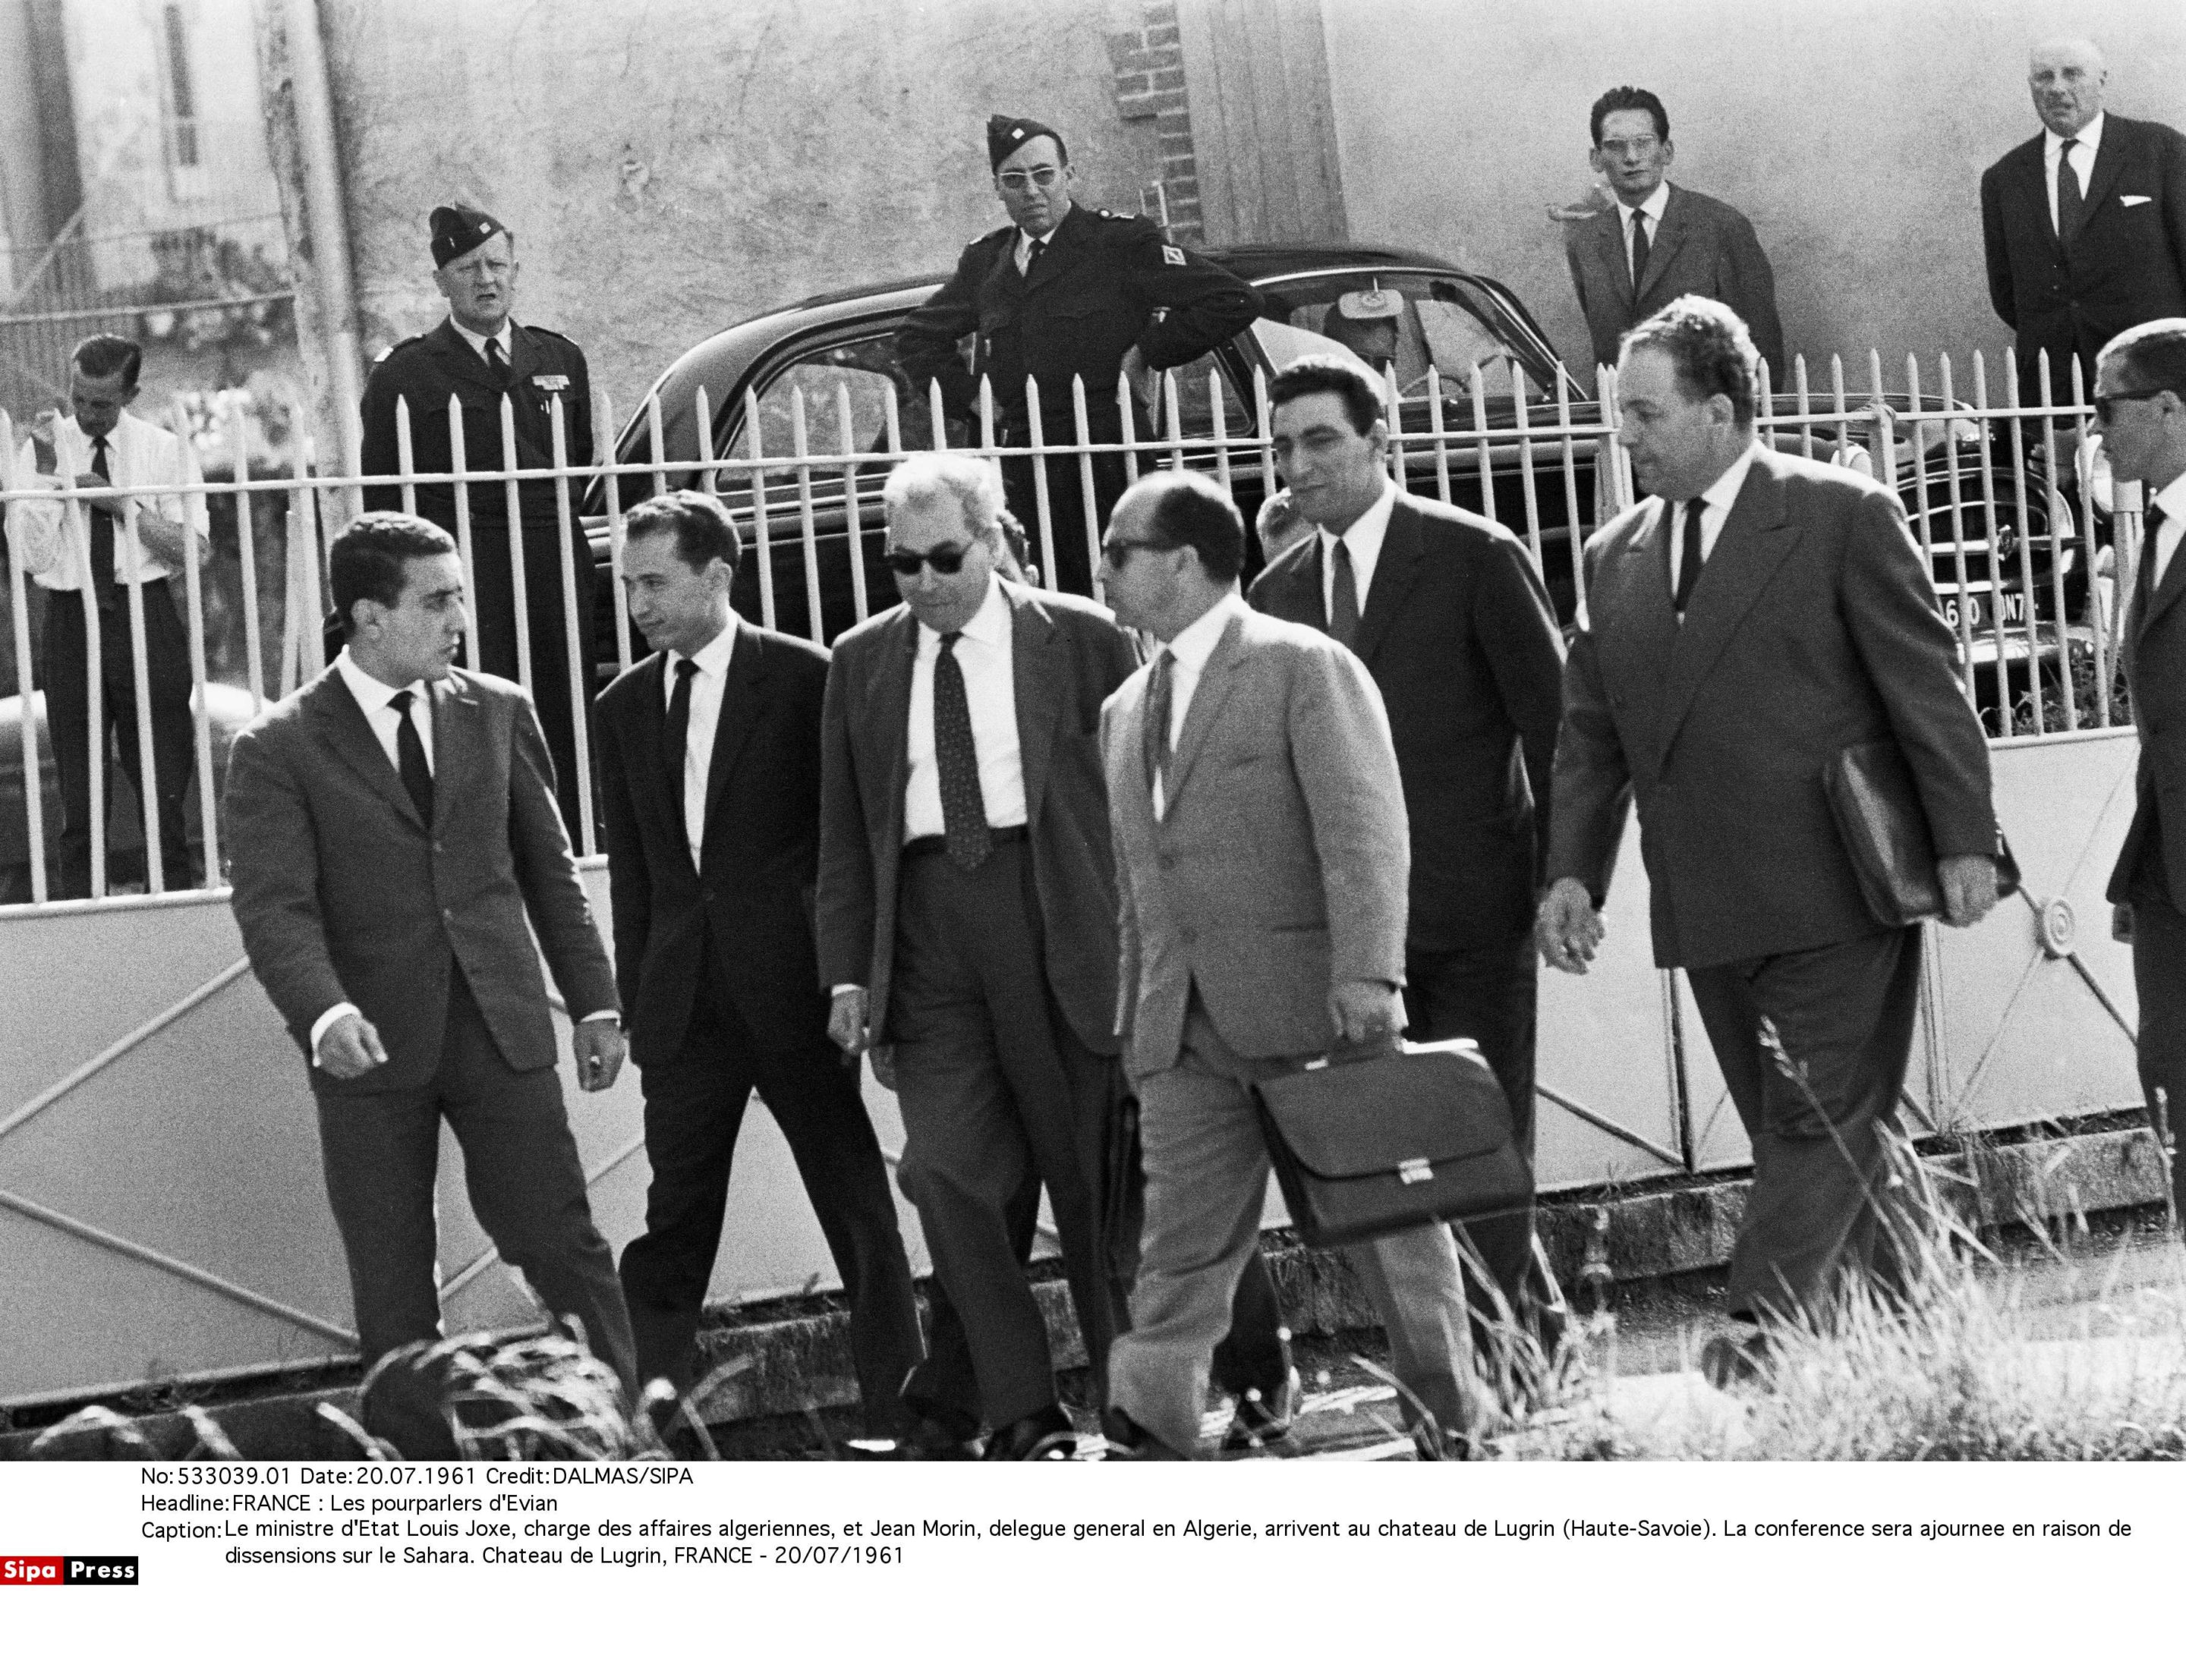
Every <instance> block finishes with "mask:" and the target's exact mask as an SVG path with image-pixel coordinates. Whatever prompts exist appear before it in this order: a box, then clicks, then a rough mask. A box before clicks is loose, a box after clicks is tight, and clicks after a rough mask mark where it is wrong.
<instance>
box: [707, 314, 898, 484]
mask: <svg viewBox="0 0 2186 1680" xmlns="http://www.w3.org/2000/svg"><path fill="white" fill-rule="evenodd" d="M891 390H893V391H894V394H895V407H896V423H897V428H898V434H899V436H900V441H901V445H902V447H903V448H905V449H907V450H913V449H930V448H932V447H933V417H932V415H931V413H930V412H929V410H928V405H927V403H926V402H924V401H923V400H920V399H919V398H917V397H916V396H914V395H913V394H912V391H911V380H910V378H909V377H908V376H907V375H906V374H905V372H904V371H903V369H902V367H901V366H900V364H899V363H898V362H897V361H896V355H895V339H894V333H892V332H891V333H875V334H872V335H871V336H868V337H865V338H858V339H841V340H838V341H836V342H834V343H832V344H821V345H816V346H814V347H812V348H810V349H809V350H805V351H804V352H803V353H802V354H800V355H799V356H796V357H795V358H793V360H791V361H788V362H786V363H784V364H783V365H782V366H781V367H777V368H776V369H775V370H773V371H772V372H770V373H768V374H766V375H765V378H763V379H762V381H761V383H760V384H759V430H758V433H757V434H756V442H757V445H758V448H759V453H760V454H762V455H765V456H788V455H791V454H793V453H794V452H795V445H796V430H795V426H796V419H795V416H796V409H797V403H798V400H799V398H800V397H801V398H802V399H803V400H804V438H805V451H806V453H808V454H810V455H835V454H839V453H840V452H841V451H842V449H843V416H844V413H845V412H847V413H848V414H849V436H850V447H851V449H852V450H853V451H855V452H856V453H858V454H861V455H877V454H882V453H884V452H886V451H888V449H889V448H890V440H889V436H888V393H889V392H890V391H891ZM715 439H716V441H717V444H718V447H719V452H720V454H721V455H722V456H725V457H726V456H745V457H749V456H751V455H752V453H753V446H754V434H752V432H751V429H750V421H749V417H748V412H747V411H746V409H745V408H744V407H743V406H738V407H737V408H736V409H735V410H733V411H732V412H729V413H726V414H723V415H720V416H719V417H717V419H716V421H715ZM860 470H861V471H862V470H865V469H860ZM873 470H879V469H878V468H877V463H876V464H875V466H874V468H873ZM831 475H832V474H831ZM795 476H796V474H795V473H794V471H793V469H791V468H773V469H771V470H770V471H769V472H768V473H767V475H766V477H767V482H768V483H769V484H779V483H784V482H788V481H789V480H791V479H794V478H795ZM746 482H748V478H747V480H746Z"/></svg>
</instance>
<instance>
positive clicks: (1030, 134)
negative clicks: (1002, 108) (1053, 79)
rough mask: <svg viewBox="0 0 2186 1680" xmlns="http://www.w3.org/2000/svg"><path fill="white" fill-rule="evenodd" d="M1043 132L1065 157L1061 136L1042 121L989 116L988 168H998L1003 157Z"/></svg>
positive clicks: (1028, 118)
mask: <svg viewBox="0 0 2186 1680" xmlns="http://www.w3.org/2000/svg"><path fill="white" fill-rule="evenodd" d="M1043 134H1045V136H1047V137H1048V138H1049V139H1051V140H1052V141H1054V142H1055V149H1056V151H1057V153H1059V154H1062V155H1063V156H1065V157H1066V158H1067V157H1068V148H1066V147H1065V146H1064V144H1063V142H1062V136H1061V135H1060V134H1057V132H1055V131H1054V130H1053V129H1051V128H1050V127H1049V126H1047V125H1046V124H1045V123H1044V122H1040V121H1037V120H1034V119H1033V118H1031V117H1013V116H990V117H989V118H988V119H987V166H988V168H989V169H1000V168H1001V166H1002V160H1003V159H1004V158H1006V157H1007V156H1009V154H1011V153H1012V152H1014V151H1015V150H1017V148H1018V147H1020V146H1022V145H1023V144H1024V143H1025V142H1026V141H1028V140H1037V139H1038V138H1040V136H1041V135H1043Z"/></svg>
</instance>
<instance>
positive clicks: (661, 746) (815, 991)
mask: <svg viewBox="0 0 2186 1680" xmlns="http://www.w3.org/2000/svg"><path fill="white" fill-rule="evenodd" d="M626 529H627V535H626V538H625V542H624V544H623V551H622V572H623V578H624V582H625V587H626V591H627V595H628V598H629V601H630V610H631V617H632V618H633V619H635V620H636V624H637V627H638V629H639V630H642V632H644V635H645V639H646V641H647V644H648V645H650V646H651V647H652V648H653V656H652V657H651V658H647V659H645V660H643V661H642V662H640V663H639V664H636V665H633V666H632V667H631V669H629V670H627V671H625V673H624V674H623V675H621V676H620V677H619V678H618V679H616V680H615V681H614V683H613V684H612V685H610V686H608V689H607V690H606V691H605V692H603V693H602V694H601V696H600V697H599V702H598V703H597V707H596V708H595V717H596V720H597V724H598V729H599V742H600V815H601V821H602V824H603V826H604V827H605V829H606V831H607V846H608V878H609V882H610V883H611V889H612V892H613V893H614V943H615V977H616V982H617V983H618V984H619V987H620V988H621V992H622V1001H623V1016H624V1019H625V1020H626V1021H628V1022H629V1023H630V1041H631V1056H632V1057H633V1059H635V1060H636V1062H637V1064H638V1067H639V1070H640V1072H642V1076H643V1079H644V1084H645V1151H646V1156H647V1160H648V1161H649V1162H651V1163H652V1168H653V1183H652V1186H651V1188H650V1189H649V1190H647V1192H646V1209H645V1234H644V1235H642V1236H641V1237H639V1238H638V1239H637V1240H636V1241H634V1242H632V1243H631V1245H630V1246H628V1247H626V1248H625V1249H624V1250H623V1252H622V1262H621V1273H622V1280H623V1294H624V1296H625V1299H626V1300H627V1301H628V1302H629V1303H630V1313H631V1327H632V1329H633V1330H635V1331H636V1336H637V1357H638V1374H639V1375H640V1376H641V1377H642V1379H644V1380H648V1381H649V1380H652V1379H653V1378H655V1377H665V1378H667V1379H668V1380H670V1381H671V1382H673V1383H674V1384H675V1386H677V1388H678V1389H687V1388H688V1387H689V1386H691V1383H692V1378H693V1376H694V1375H697V1373H696V1372H695V1370H694V1367H693V1358H692V1355H693V1352H694V1351H695V1339H696V1331H697V1330H698V1322H699V1315H700V1313H701V1311H702V1310H703V1308H704V1305H705V1299H706V1285H707V1282H708V1280H709V1278H710V1277H711V1275H712V1274H713V1269H714V1260H715V1251H716V1250H717V1249H718V1248H719V1247H720V1239H721V1221H722V1217H723V1211H724V1208H725V1207H726V1201H727V1196H728V1187H729V1170H730V1164H731V1160H732V1158H733V1156H734V1154H735V1151H736V1145H737V1133H738V1131H739V1129H740V1128H741V1127H742V1125H743V1117H744V1108H745V1105H746V1103H747V1102H748V1100H749V1099H750V1096H751V1094H752V1091H753V1089H754V1088H756V1089H758V1091H759V1095H760V1096H761V1097H762V1098H763V1099H765V1102H766V1106H767V1109H768V1112H771V1114H772V1115H773V1116H774V1117H775V1120H776V1123H778V1124H779V1125H780V1126H781V1128H782V1135H783V1137H784V1138H786V1139H787V1140H788V1143H789V1148H790V1153H791V1154H792V1155H793V1156H794V1157H795V1159H796V1162H797V1170H798V1173H799V1176H800V1177H801V1178H802V1179H804V1190H805V1194H806V1195H807V1196H809V1197H810V1199H811V1202H812V1210H813V1212H814V1213H815V1214H816V1216H817V1217H818V1218H819V1221H820V1229H821V1233H822V1234H823V1235H825V1236H826V1238H827V1246H828V1250H829V1252H831V1253H832V1255H833V1257H834V1261H835V1269H836V1271H837V1272H838V1274H840V1276H841V1278H842V1280H843V1291H844V1295H845V1296H848V1298H849V1307H850V1351H851V1357H852V1360H853V1362H854V1364H855V1366H856V1368H857V1373H858V1388H859V1392H860V1396H861V1397H862V1398H863V1400H864V1403H865V1413H866V1416H865V1433H866V1436H867V1437H868V1438H883V1437H885V1438H894V1437H896V1436H900V1434H901V1433H902V1431H901V1429H900V1427H899V1421H900V1420H899V1418H898V1415H897V1413H898V1408H899V1406H900V1393H901V1391H902V1388H903V1383H904V1379H905V1377H906V1376H908V1375H910V1373H911V1368H912V1367H913V1366H914V1365H916V1364H917V1363H918V1360H919V1355H920V1351H921V1350H920V1347H919V1339H918V1309H917V1307H916V1303H915V1302H913V1300H912V1296H911V1267H910V1263H909V1262H908V1261H907V1260H906V1259H905V1257H904V1252H903V1238H902V1236H901V1235H900V1233H899V1232H898V1230H897V1229H896V1214H895V1201H894V1197H893V1196H891V1195H890V1194H889V1191H888V1168H887V1166H886V1163H885V1162H883V1159H882V1157H881V1150H880V1144H879V1142H878V1140H877V1139H876V1138H875V1137H874V1135H873V1126H872V1120H871V1118H869V1117H868V1116H867V1115H866V1106H865V1102H864V1100H863V1098H862V1097H861V1096H860V1094H859V1089H858V1074H857V1068H856V1065H855V1062H853V1063H850V1064H848V1065H846V1064H845V1062H844V1059H843V1057H842V1056H840V1055H838V1052H837V1050H836V1048H835V1046H834V1045H833V1044H830V1043H829V1042H828V1041H827V996H826V994H824V993H823V992H822V991H821V988H820V978H819V972H818V966H817V959H816V956H815V955H814V953H813V943H812V900H813V890H814V889H813V880H814V873H815V871H816V867H817V862H818V855H819V849H820V708H821V696H822V694H823V693H824V692H825V691H826V688H827V653H826V652H824V651H823V650H822V649H820V648H817V647H814V646H813V645H812V644H811V643H810V642H809V641H798V640H796V639H795V638H793V637H791V636H777V635H776V634H775V633H774V632H773V631H771V630H760V629H759V628H757V627H756V626H754V625H752V624H746V623H745V622H744V621H743V619H740V618H739V617H738V616H737V612H736V609H735V608H733V607H731V605H730V604H729V599H730V591H731V588H732V586H733V585H734V583H735V580H736V572H737V565H738V563H739V560H740V555H741V546H740V544H739V543H738V540H737V529H736V526H735V524H733V523H731V520H730V518H729V515H728V512H727V511H726V509H725V508H723V507H722V506H721V504H720V502H719V501H715V499H714V498H713V497H712V496H703V495H701V494H700V493H698V491H696V490H675V491H672V492H670V494H668V495H665V496H655V497H654V498H653V500H652V501H647V502H644V503H642V504H641V505H640V506H638V507H636V508H634V509H632V510H631V514H630V518H629V522H628V525H627V528H626Z"/></svg>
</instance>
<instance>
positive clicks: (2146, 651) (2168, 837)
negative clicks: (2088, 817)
mask: <svg viewBox="0 0 2186 1680" xmlns="http://www.w3.org/2000/svg"><path fill="white" fill-rule="evenodd" d="M2160 488H2161V486H2149V487H2148V493H2149V496H2150V500H2151V501H2152V500H2153V499H2154V495H2155V490H2157V489H2160ZM2182 555H2186V549H2182V550H2181V551H2179V552H2178V553H2174V554H2172V557H2171V563H2170V565H2169V566H2167V567H2166V568H2165V569H2164V573H2163V584H2162V586H2161V588H2160V589H2158V590H2156V591H2155V594H2154V596H2153V597H2152V598H2151V596H2150V594H2149V590H2148V566H2147V563H2146V560H2145V557H2144V559H2143V563H2142V565H2141V568H2140V570H2139V572H2138V574H2136V577H2135V580H2134V586H2133V605H2132V608H2131V611H2130V613H2129V614H2128V615H2127V619H2126V636H2125V668H2126V680H2127V682H2128V683H2129V684H2130V685H2131V686H2132V689H2133V728H2134V729H2135V730H2136V731H2138V733H2139V736H2140V763H2139V766H2138V769H2137V770H2136V771H2135V773H2134V784H2135V792H2136V794H2137V796H2138V797H2137V798H2136V800H2135V803H2134V806H2133V823H2132V826H2129V827H2128V828H2127V830H2126V833H2125V844H2124V845H2123V846H2122V847H2121V848H2119V849H2118V860H2117V867H2116V869H2115V870H2113V871H2111V872H2110V893H2109V896H2110V902H2111V903H2112V904H2124V903H2125V902H2127V900H2128V899H2131V898H2132V897H2133V877H2134V875H2135V874H2136V872H2138V871H2139V870H2140V869H2141V867H2142V865H2143V863H2144V854H2145V853H2146V851H2147V850H2148V848H2150V846H2155V847H2158V848H2161V851H2160V854H2159V855H2158V856H2157V857H2156V858H2155V859H2153V860H2147V861H2150V862H2153V863H2155V865H2158V866H2159V867H2160V869H2161V880H2162V882H2163V883H2164V886H2165V888H2166V891H2167V892H2168V893H2170V895H2171V902H2172V904H2174V905H2182V904H2186V613H2181V612H2178V611H2177V610H2175V609H2176V608H2177V607H2178V597H2179V596H2181V595H2182V594H2186V566H2182V565H2181V564H2179V560H2180V558H2181V557H2182Z"/></svg>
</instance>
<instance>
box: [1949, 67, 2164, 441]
mask: <svg viewBox="0 0 2186 1680" xmlns="http://www.w3.org/2000/svg"><path fill="white" fill-rule="evenodd" d="M2109 80H2110V71H2109V70H2107V69H2106V68H2105V65H2104V64H2103V55H2102V53H2101V52H2100V50H2099V49H2098V48H2096V46H2095V44H2094V42H2091V41H2083V40H2072V39H2068V40H2060V41H2050V42H2043V44H2042V45H2041V46H2039V47H2037V48H2035V49H2034V51H2033V53H2032V57H2031V58H2030V59H2029V60H2028V63H2027V76H2026V81H2027V87H2028V88H2029V89H2030V90H2031V91H2032V93H2033V95H2034V109H2035V111H2036V113H2037V115H2039V116H2040V117H2041V119H2042V126H2043V130H2044V132H2043V133H2042V134H2040V135H2038V136H2037V137H2035V138H2034V139H2032V140H2029V141H2028V142H2026V144H2025V145H2023V146H2015V147H2014V148H2012V149H2011V150H2010V151H2009V152H2006V153H2005V154H2004V156H2003V157H2002V158H2001V159H1999V160H1998V161H1997V162H1996V163H1995V164H1994V165H1993V166H1992V167H1991V168H1990V169H1989V170H1988V171H1987V172H1986V173H1985V174H1983V175H1982V176H1981V238H1982V241H1983V243H1984V244H1985V245H1986V246H1987V253H1988V294H1989V299H1990V301H1991V302H1993V304H1994V305H1996V312H1997V313H1998V315H1999V316H2002V317H2003V319H2004V325H2005V326H2007V327H2009V328H2011V329H2012V332H2013V333H2014V334H2015V339H2016V349H2017V361H2018V364H2019V395H2020V400H2021V401H2022V402H2032V401H2035V400H2037V398H2038V396H2039V395H2040V394H2041V386H2040V384H2039V383H2038V376H2037V361H2038V358H2039V357H2040V356H2042V354H2043V352H2044V351H2046V352H2048V354H2049V385H2050V394H2051V395H2052V396H2054V398H2055V399H2056V400H2059V401H2060V402H2063V401H2069V400H2071V396H2072V364H2073V361H2074V360H2075V359H2076V358H2077V361H2078V363H2079V366H2080V371H2081V376H2082V379H2083V381H2084V384H2082V393H2083V394H2084V393H2085V392H2086V391H2088V390H2090V389H2093V388H2094V378H2095V353H2096V352H2097V351H2098V350H2099V349H2101V347H2102V346H2103V345H2104V344H2105V343H2107V342H2108V341H2109V340H2110V339H2112V338H2114V337H2116V335H2117V334H2118V333H2122V332H2123V331H2124V330H2125V329H2126V328H2128V327H2131V326H2133V325H2135V324H2137V323H2138V322H2143V321H2152V320H2154V319H2155V318H2156V317H2158V316H2167V315H2186V135H2181V134H2180V133H2179V132H2178V130H2177V129H2175V128H2166V127H2165V126H2163V125H2162V124H2161V123H2160V122H2136V121H2134V120H2133V119H2132V118H2130V117H2122V116H2115V115H2106V114H2105V112H2104V110H2103V90H2104V87H2105V85H2106V84H2107V83H2108V81H2109ZM2060 167H2061V168H2062V169H2063V171H2064V173H2063V174H2061V175H2060V173H2059V172H2058V171H2059V170H2060Z"/></svg>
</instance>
